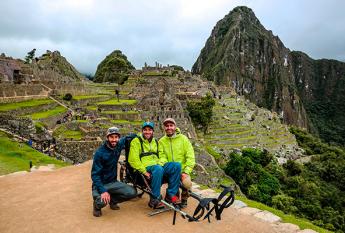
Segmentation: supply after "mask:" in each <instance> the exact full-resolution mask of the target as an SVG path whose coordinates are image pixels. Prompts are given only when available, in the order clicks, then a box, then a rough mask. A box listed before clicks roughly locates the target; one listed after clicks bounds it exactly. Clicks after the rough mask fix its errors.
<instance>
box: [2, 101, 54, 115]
mask: <svg viewBox="0 0 345 233" xmlns="http://www.w3.org/2000/svg"><path fill="white" fill-rule="evenodd" d="M53 102H54V101H53V100H51V99H38V100H27V101H22V102H16V103H5V104H0V112H4V111H11V110H15V109H18V108H29V107H36V106H40V105H45V104H51V103H53Z"/></svg>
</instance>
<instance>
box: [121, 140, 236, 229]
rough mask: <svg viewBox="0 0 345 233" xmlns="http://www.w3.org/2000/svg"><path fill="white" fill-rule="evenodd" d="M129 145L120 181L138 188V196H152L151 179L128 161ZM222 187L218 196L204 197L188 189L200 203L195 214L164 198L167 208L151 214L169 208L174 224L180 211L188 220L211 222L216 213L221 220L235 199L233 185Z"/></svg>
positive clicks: (156, 212)
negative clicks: (172, 214)
mask: <svg viewBox="0 0 345 233" xmlns="http://www.w3.org/2000/svg"><path fill="white" fill-rule="evenodd" d="M126 143H127V144H128V145H126V149H125V160H124V161H120V162H119V163H120V181H121V182H124V183H126V184H129V185H132V186H133V187H134V188H136V190H137V193H138V197H142V196H143V194H145V193H147V194H148V195H150V197H151V196H152V192H151V188H150V185H149V181H148V180H147V179H146V178H145V177H144V175H143V174H141V173H140V172H137V171H135V170H134V169H133V168H132V167H131V166H130V164H129V163H128V155H129V143H130V141H129V142H126ZM221 188H222V189H223V191H222V192H221V193H220V194H219V196H218V197H217V198H207V197H206V198H203V197H202V196H200V195H198V194H196V193H194V192H192V191H188V192H189V195H190V196H191V197H193V198H194V199H196V200H197V201H198V202H199V204H198V206H197V207H196V209H195V210H194V213H193V215H189V214H188V213H186V212H184V211H183V210H181V208H180V206H179V205H173V204H170V203H168V202H166V201H164V200H163V199H162V200H160V201H161V202H162V203H163V204H164V205H165V206H166V208H164V209H162V210H157V211H154V212H152V213H151V214H149V215H150V216H153V215H156V214H159V213H162V212H165V211H167V210H172V211H174V216H173V225H175V221H176V214H177V213H179V214H181V216H182V217H183V218H184V219H188V221H190V222H192V221H199V220H204V219H208V222H211V220H210V216H212V215H213V213H215V218H216V219H217V220H221V215H222V212H223V210H224V209H225V208H228V207H230V206H231V205H232V204H233V202H234V201H235V193H234V189H233V188H232V187H227V186H224V185H221Z"/></svg>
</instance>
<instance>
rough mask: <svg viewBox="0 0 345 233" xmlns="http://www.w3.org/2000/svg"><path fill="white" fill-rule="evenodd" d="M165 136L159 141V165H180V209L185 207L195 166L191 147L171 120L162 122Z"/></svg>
mask: <svg viewBox="0 0 345 233" xmlns="http://www.w3.org/2000/svg"><path fill="white" fill-rule="evenodd" d="M163 125H164V130H165V136H163V137H162V138H161V139H159V159H160V163H163V164H164V163H166V162H178V163H180V164H181V166H182V169H181V172H182V174H181V181H182V194H181V199H182V202H181V207H182V208H183V207H186V206H187V199H188V197H189V193H188V190H189V189H190V188H191V187H192V182H191V179H190V173H191V172H192V170H193V167H194V165H195V156H194V150H193V146H192V144H191V143H190V141H189V139H188V138H187V137H186V136H185V135H183V134H182V133H181V131H180V129H179V128H177V127H176V122H175V120H174V119H173V118H167V119H165V120H164V122H163Z"/></svg>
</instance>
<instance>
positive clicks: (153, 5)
mask: <svg viewBox="0 0 345 233" xmlns="http://www.w3.org/2000/svg"><path fill="white" fill-rule="evenodd" d="M239 5H245V6H248V7H250V8H252V9H253V11H254V12H255V14H256V16H257V17H258V18H259V20H260V22H261V23H262V24H263V25H264V26H265V28H266V29H269V30H272V31H273V33H274V34H275V35H278V36H279V37H280V39H281V40H282V41H283V43H284V44H285V46H286V47H288V48H290V49H291V50H300V51H304V52H306V53H307V54H308V55H309V56H311V57H312V58H315V59H318V58H332V59H337V60H342V61H345V26H344V25H345V14H344V13H343V12H344V9H345V1H344V0H327V1H325V0H290V1H284V0H246V1H243V0H242V1H239V0H238V1H237V0H126V1H124V0H97V1H96V0H30V1H27V0H1V1H0V17H1V18H0V53H2V52H4V53H5V54H6V55H7V56H12V57H15V58H24V57H25V55H26V54H27V52H28V51H30V50H31V49H33V48H36V49H37V51H36V55H41V54H42V53H44V52H45V51H46V50H51V51H54V50H59V51H60V52H61V54H62V55H63V56H65V57H66V58H67V59H68V60H69V61H70V62H71V63H72V64H73V65H74V66H75V67H76V68H77V69H78V70H79V71H81V72H83V73H90V74H93V73H94V72H95V70H96V68H97V65H98V64H99V63H100V62H101V61H102V60H103V59H104V57H105V56H106V55H108V54H109V53H111V52H112V51H113V50H115V49H120V50H121V51H123V53H124V54H125V55H127V57H128V59H129V60H130V61H131V62H132V64H133V65H134V66H135V67H136V68H141V67H142V66H143V64H144V62H147V63H148V64H151V65H154V62H155V61H158V62H160V63H162V64H178V65H182V66H183V67H184V68H185V69H191V67H192V65H193V63H194V62H195V60H196V58H197V57H198V55H199V53H200V50H201V49H202V47H203V46H204V44H205V42H206V39H207V38H208V37H209V35H210V33H211V30H212V28H213V27H214V25H215V24H216V23H217V21H218V20H220V19H222V18H223V17H224V16H225V15H226V14H228V13H229V11H231V10H232V9H233V8H234V7H236V6H239Z"/></svg>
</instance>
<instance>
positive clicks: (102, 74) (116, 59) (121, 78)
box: [94, 50, 135, 84]
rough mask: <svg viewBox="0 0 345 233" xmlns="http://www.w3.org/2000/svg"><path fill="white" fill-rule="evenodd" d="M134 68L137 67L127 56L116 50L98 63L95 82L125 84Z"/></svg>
mask: <svg viewBox="0 0 345 233" xmlns="http://www.w3.org/2000/svg"><path fill="white" fill-rule="evenodd" d="M133 69H135V68H134V66H133V65H132V64H131V63H130V62H129V61H128V60H127V57H126V56H125V55H124V54H122V52H121V51H120V50H115V51H114V52H112V53H111V54H109V55H108V56H107V57H106V58H105V59H104V60H103V61H102V62H101V63H100V64H99V65H98V67H97V71H96V74H95V77H94V82H97V83H100V82H111V83H118V84H123V83H124V82H125V81H126V80H127V79H128V77H129V72H130V71H131V70H133Z"/></svg>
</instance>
